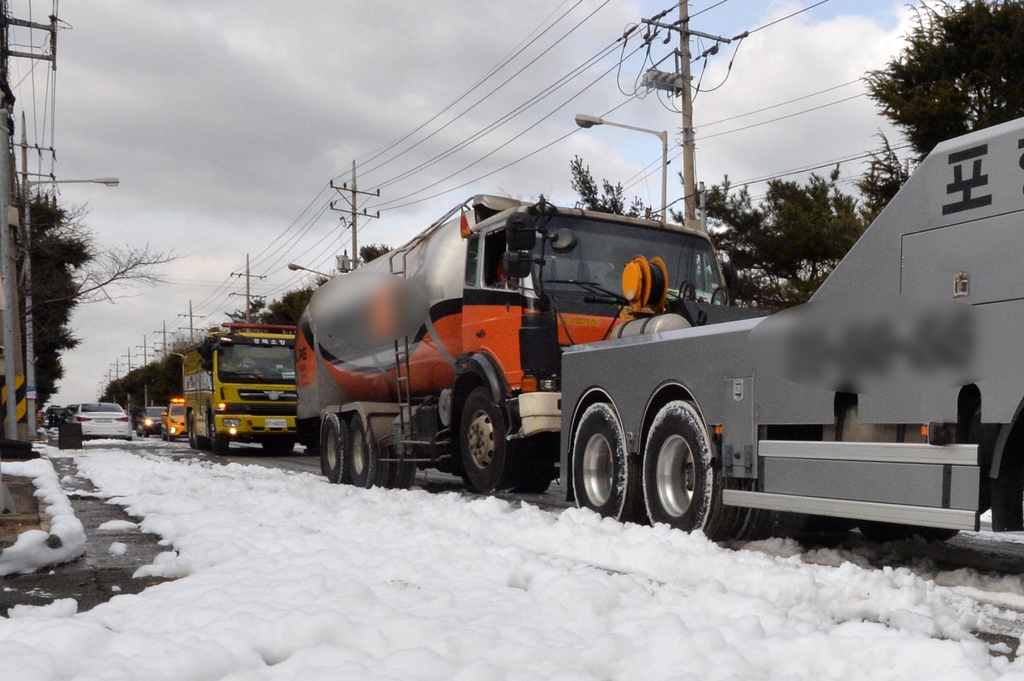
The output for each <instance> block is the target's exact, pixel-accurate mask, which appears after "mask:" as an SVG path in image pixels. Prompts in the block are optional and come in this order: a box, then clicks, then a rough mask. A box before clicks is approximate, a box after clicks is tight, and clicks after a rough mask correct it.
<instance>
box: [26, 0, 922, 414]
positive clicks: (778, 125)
mask: <svg viewBox="0 0 1024 681" xmlns="http://www.w3.org/2000/svg"><path fill="white" fill-rule="evenodd" d="M816 2H817V0H793V1H789V0H787V1H783V2H765V1H761V0H728V1H727V2H718V0H704V1H703V2H694V3H693V4H692V5H691V8H690V12H691V16H693V17H694V18H693V20H692V23H691V27H692V28H694V29H696V30H700V31H702V32H706V33H709V34H714V35H721V36H725V37H732V36H735V35H737V34H739V33H741V32H743V31H745V30H751V29H755V28H758V27H761V26H764V25H765V24H768V23H769V22H772V21H774V20H777V19H780V18H782V17H785V16H787V15H789V14H792V13H793V12H796V11H798V10H800V9H803V8H805V7H808V6H811V5H814V4H815V3H816ZM670 6H671V4H670V3H669V2H655V1H653V0H635V1H627V0H607V1H606V0H565V1H560V0H543V1H542V0H502V2H479V1H475V0H445V1H440V0H436V1H432V2H428V1H426V0H423V1H416V0H404V1H403V0H320V1H312V0H305V1H301V2H290V3H281V2H277V1H269V0H267V1H263V0H244V1H243V0H237V1H231V0H223V1H218V2H209V1H208V0H195V1H187V0H175V1H170V0H166V1H160V0H64V1H63V2H61V3H60V5H59V16H60V20H61V25H62V27H63V29H62V30H61V31H60V32H59V34H58V44H57V71H56V73H55V74H52V73H51V74H47V72H46V70H45V65H43V64H42V63H41V62H40V63H37V64H36V66H35V69H34V71H32V72H31V73H30V72H29V70H30V68H31V67H32V64H31V63H29V62H28V61H27V60H24V59H12V64H11V72H12V79H13V80H14V81H15V82H16V83H17V82H18V81H20V84H19V86H18V88H17V90H16V95H17V96H18V102H17V105H16V117H17V118H18V120H20V112H21V111H22V110H24V111H25V113H26V115H27V117H28V125H27V126H26V128H27V131H28V135H29V142H30V143H38V144H41V145H42V146H50V145H51V131H52V145H53V147H54V148H55V149H56V163H55V164H51V159H50V157H49V156H47V155H44V156H43V157H42V158H41V159H40V158H38V157H35V156H33V160H32V162H31V163H30V166H31V169H32V170H33V171H40V170H41V171H42V172H43V173H49V172H50V170H51V165H52V168H53V172H54V173H55V174H56V177H57V178H58V179H61V180H70V179H84V178H94V177H108V176H116V177H118V178H120V181H121V184H120V186H119V187H117V188H106V187H103V186H101V185H88V184H86V185H76V184H71V185H63V186H61V187H60V196H61V199H62V201H63V202H65V203H66V204H70V205H84V206H85V207H86V209H87V210H88V214H87V216H86V218H85V220H86V222H87V224H88V225H89V227H90V228H91V229H92V230H93V231H94V232H95V234H96V237H97V240H98V241H99V243H100V244H102V245H104V246H108V247H121V248H124V247H126V246H141V245H145V244H148V245H149V246H150V247H152V248H154V249H156V250H160V251H164V252H173V253H175V254H176V255H178V256H180V258H179V259H178V260H177V261H175V262H174V263H173V264H170V265H167V266H164V267H163V268H162V269H161V272H162V274H163V276H164V277H165V279H166V283H164V284H161V285H158V286H155V287H135V288H131V289H128V290H124V291H119V292H112V293H116V294H117V297H116V298H115V300H114V301H113V302H96V303H91V304H88V305H84V306H82V307H81V308H79V309H78V310H77V311H76V313H75V315H74V318H73V325H74V329H75V332H76V334H77V335H78V336H79V337H80V338H81V340H82V344H81V346H80V347H79V348H77V349H76V350H74V351H72V352H70V353H67V354H66V355H65V358H64V363H65V367H66V376H65V378H64V380H63V381H62V383H61V386H60V392H59V394H58V395H56V396H55V397H54V398H53V402H54V403H56V404H67V403H73V402H79V401H88V400H93V399H95V398H96V396H97V394H98V392H99V391H100V390H101V389H102V386H103V384H104V382H105V380H106V376H107V374H108V371H112V369H113V367H114V363H115V359H117V360H118V363H119V366H120V368H121V372H122V374H123V372H124V367H125V364H126V356H127V355H128V353H129V352H132V353H133V354H134V357H133V358H132V365H133V366H136V365H137V364H138V363H139V362H140V361H141V360H142V353H143V349H142V346H143V344H144V339H145V345H146V346H147V348H148V351H149V358H150V359H152V358H153V354H152V352H153V351H152V347H153V342H154V341H158V340H160V334H159V333H157V331H159V330H161V329H162V328H163V325H164V324H165V323H166V327H167V330H168V333H172V332H178V331H179V328H181V327H186V331H185V332H184V333H186V334H187V333H188V332H187V326H188V320H187V319H185V318H182V317H181V316H180V315H183V314H187V312H188V309H189V302H190V301H191V302H192V305H193V310H194V312H195V314H196V315H197V318H196V326H197V327H203V326H206V325H208V324H213V323H217V322H220V321H224V320H225V318H226V316H225V311H227V310H233V309H237V308H241V307H242V305H243V303H242V298H240V297H239V296H237V295H232V294H238V293H240V292H243V291H244V281H243V280H242V279H240V278H239V277H232V276H231V273H232V272H235V273H238V272H243V271H244V269H245V260H246V254H249V256H250V259H251V271H252V273H253V275H254V276H255V275H259V276H261V277H265V278H263V279H258V280H255V279H254V280H253V292H254V293H255V294H259V295H266V296H268V298H271V299H272V298H274V297H278V296H279V295H280V294H281V293H283V292H285V291H287V290H288V289H290V288H294V287H296V286H297V285H299V284H300V283H301V282H302V281H303V278H302V277H301V276H298V275H297V274H296V273H294V272H290V271H289V270H288V269H287V267H286V265H287V264H288V263H289V262H297V263H300V264H302V265H305V266H307V267H310V268H313V269H319V270H329V269H331V268H332V267H333V263H334V257H335V255H337V254H339V253H340V252H341V251H342V250H344V249H346V248H348V246H349V243H350V234H349V233H348V232H347V231H346V229H345V227H344V225H343V224H342V223H341V222H340V221H339V217H340V216H341V214H340V213H337V212H333V211H331V210H330V209H329V208H328V203H329V202H330V201H331V200H332V199H337V198H339V197H338V195H337V194H336V192H334V191H333V190H331V189H330V188H329V186H328V185H329V182H330V181H331V180H332V179H335V180H337V181H338V182H339V183H340V182H343V181H346V180H350V178H351V168H352V161H353V160H356V161H357V163H358V171H357V172H358V184H359V187H360V189H365V190H370V191H372V190H375V189H377V188H379V189H380V193H381V195H380V198H379V199H376V198H373V199H367V200H366V202H365V204H363V205H364V206H365V207H366V208H367V209H369V210H370V212H371V213H375V212H376V211H377V210H380V211H381V213H380V219H379V220H367V221H364V222H363V223H361V224H360V230H359V241H360V243H361V244H363V243H370V242H375V243H381V242H383V243H387V244H390V245H392V246H395V245H398V244H400V243H401V242H403V241H404V240H405V239H407V238H408V237H410V236H412V235H413V234H414V233H416V232H418V231H420V230H421V229H422V228H423V227H425V226H426V225H428V224H429V223H430V222H432V221H433V220H434V219H435V218H437V217H438V216H440V215H441V214H443V213H445V212H446V211H447V210H448V209H450V208H451V207H453V206H454V205H456V204H458V203H460V202H462V201H463V200H464V199H466V198H467V197H469V196H471V195H473V194H476V193H492V194H502V195H508V196H513V197H516V198H522V199H536V198H537V197H538V196H540V195H541V194H543V195H544V196H545V197H548V198H549V199H551V200H553V201H554V202H555V203H562V204H565V205H572V204H573V203H574V202H575V200H576V197H575V195H574V194H573V192H572V189H571V185H570V180H571V175H570V172H569V162H570V161H571V159H572V158H573V156H574V155H579V156H581V157H582V158H583V159H584V160H585V162H586V163H587V164H588V165H589V166H590V168H591V170H592V172H593V174H594V175H595V177H596V178H598V179H601V178H608V179H611V180H613V181H622V182H624V183H625V184H626V185H627V187H628V191H627V193H628V194H630V195H637V196H640V197H641V198H643V199H644V200H645V202H647V203H648V204H649V205H651V204H653V205H657V204H658V203H659V195H660V174H659V167H658V159H659V156H660V145H659V143H658V141H657V139H656V138H654V137H653V136H649V135H644V134H642V133H635V132H627V131H623V130H616V129H614V128H609V127H602V128H592V129H590V130H582V129H578V128H577V127H576V126H575V124H574V122H573V117H574V115H575V114H577V113H587V114H592V115H604V114H606V113H607V112H609V111H612V110H613V109H614V112H612V113H607V119H608V120H610V121H616V122H622V123H629V124H632V125H638V126H642V127H647V128H652V129H656V130H668V131H670V133H671V134H672V135H673V136H674V137H675V138H676V141H675V142H673V143H672V144H673V150H672V151H671V152H670V153H671V155H672V156H673V157H677V155H678V152H679V146H678V141H679V129H680V126H681V117H680V115H679V114H678V113H676V112H675V111H673V110H672V109H673V108H676V106H677V105H678V102H676V101H670V100H667V99H664V98H661V100H659V97H658V96H657V95H656V94H655V93H651V94H647V93H646V92H645V91H643V90H640V91H639V92H638V94H639V95H640V96H639V97H632V96H631V93H633V92H634V91H636V87H635V82H636V80H637V77H638V74H640V73H642V71H643V70H644V68H645V66H649V65H650V63H651V60H654V61H657V60H660V59H661V58H663V57H665V56H666V55H667V54H668V53H669V52H670V51H671V50H672V49H673V48H674V47H676V46H678V39H677V38H674V37H673V38H672V39H671V42H670V43H669V44H667V45H666V44H663V43H662V42H661V40H660V38H659V40H657V41H655V42H654V44H653V46H652V47H651V50H650V54H649V55H648V54H647V51H646V50H645V49H639V50H638V48H640V41H639V39H638V38H637V34H633V36H632V37H631V39H630V40H628V41H626V42H625V45H623V42H622V41H621V40H620V41H619V42H616V39H617V38H619V37H620V36H622V35H623V32H624V31H625V30H626V28H627V27H628V26H629V25H631V24H633V23H637V22H639V20H640V19H642V18H645V17H650V16H652V15H654V14H656V13H657V12H660V11H661V10H664V9H666V8H668V7H670ZM10 7H11V13H12V15H13V16H15V17H18V18H28V15H29V13H30V11H31V14H32V18H33V19H35V20H36V21H46V18H45V17H46V16H47V15H49V14H50V13H51V12H52V4H51V0H47V1H45V2H44V1H42V0H36V1H35V2H31V3H30V2H29V1H28V0H12V1H11V2H10ZM909 11H910V10H909V9H908V7H907V5H906V3H905V2H901V1H900V0H830V1H828V2H825V3H824V4H821V5H820V6H818V7H814V8H812V9H810V10H809V11H807V12H804V13H801V14H798V15H796V16H793V17H792V18H789V19H786V20H783V21H781V22H779V23H777V24H774V25H772V26H768V27H766V28H764V29H763V30H759V31H757V32H754V33H752V34H751V35H750V37H748V38H747V39H745V40H743V41H742V42H741V43H740V44H739V47H738V48H737V43H732V44H730V45H723V46H722V49H721V50H720V52H719V53H718V54H717V55H715V56H713V57H711V58H709V59H708V61H707V66H706V69H705V68H704V65H703V62H702V61H698V62H696V63H694V65H693V68H694V77H695V78H700V79H701V80H700V82H701V90H702V91H701V92H700V93H699V94H698V95H697V97H696V100H695V104H694V107H695V108H694V118H695V127H696V129H697V179H698V181H703V182H705V183H707V184H709V185H710V184H712V183H716V182H720V181H721V179H722V177H723V175H725V174H728V175H729V177H730V179H732V180H734V181H745V180H753V179H757V178H762V177H765V176H769V175H774V174H779V173H785V172H787V171H793V170H797V169H800V168H806V167H811V166H821V165H823V164H826V163H828V162H831V161H835V160H838V159H844V158H847V157H851V156H856V155H859V154H862V153H863V152H865V151H868V150H871V149H874V148H876V147H877V146H878V139H877V138H876V137H875V135H876V134H877V132H878V131H879V130H883V131H886V132H887V133H888V134H890V138H891V139H894V140H895V139H896V138H897V137H896V136H895V135H894V134H893V133H892V131H891V128H890V127H889V126H888V125H887V124H886V122H885V121H884V120H883V119H882V118H881V117H880V116H879V115H878V114H877V112H876V108H875V106H874V105H873V104H872V103H871V101H870V100H868V99H867V97H865V96H863V93H864V88H863V85H862V84H861V83H859V82H854V81H856V80H857V79H858V78H860V77H862V76H863V75H864V74H865V72H867V71H869V70H871V69H878V68H881V67H883V66H884V64H885V63H886V61H887V60H888V59H889V58H891V56H892V55H894V54H896V53H897V52H898V51H899V49H900V46H901V44H902V40H901V38H902V36H903V35H904V34H905V33H906V30H907V26H908V23H907V22H908V20H909ZM669 16H670V17H673V18H677V17H678V13H677V12H676V11H673V12H672V13H670V15H669ZM14 35H15V39H14V42H20V43H22V44H24V43H27V42H28V40H29V39H28V37H27V34H25V33H23V32H17V33H15V34H14ZM42 35H43V34H41V33H40V34H38V35H37V36H36V37H35V41H36V43H37V45H38V43H39V42H40V41H41V40H42ZM662 37H664V36H662ZM709 45H710V43H708V42H707V41H702V42H701V43H700V44H698V43H697V42H696V41H695V43H694V45H693V52H694V53H695V54H698V53H700V52H701V51H703V50H704V49H705V48H706V47H708V46H709ZM37 49H38V48H37ZM602 55H603V56H602ZM506 61H507V62H508V63H507V64H506V65H504V66H503V67H502V64H505V62H506ZM620 63H621V68H620V67H619V64H620ZM730 63H731V64H732V68H731V71H730V70H729V69H728V67H729V64H730ZM669 64H670V61H666V62H665V63H664V65H663V67H662V68H665V67H667V66H668V65H669ZM498 67H501V68H500V69H499V70H497V71H495V69H496V68H498ZM602 74H607V75H604V76H603V77H602ZM54 75H55V76H56V79H55V87H54V88H52V89H51V90H48V89H47V82H48V81H50V79H52V78H53V76H54ZM559 85H560V87H553V86H559ZM474 86H476V87H475V89H474ZM552 90H553V91H552ZM826 90H828V91H826ZM467 92H468V93H469V94H467ZM48 93H51V94H48ZM52 93H55V98H53V95H52ZM798 98H800V99H798ZM792 100H798V101H792ZM777 104H782V106H777V107H776V106H774V105H777ZM616 107H619V108H616ZM766 107H773V108H768V109H767V110H765V111H761V112H759V113H753V114H751V112H755V111H757V110H760V109H765V108H766ZM811 109H814V110H811ZM743 114H751V115H745V116H743ZM737 116H742V117H738V118H734V117H737ZM724 119H729V120H724ZM773 119H781V120H774V121H773ZM502 121H503V122H502ZM499 122H501V124H500V125H495V124H496V123H499ZM19 136H20V131H19ZM562 138H564V139H562ZM859 163H860V162H848V163H844V164H843V165H842V166H841V173H842V177H843V178H844V179H845V180H846V182H845V183H844V184H843V185H842V188H843V189H844V190H845V191H848V192H851V193H852V192H853V191H854V190H853V187H852V185H851V184H850V183H849V179H850V178H853V177H855V176H856V175H858V174H859V173H860V172H861V166H860V165H859ZM645 167H646V168H647V171H646V173H645V171H644V169H645ZM679 167H680V162H679V160H678V158H676V159H675V160H674V161H673V162H672V164H671V166H670V169H671V172H672V175H671V176H670V181H669V189H668V196H669V201H670V202H671V201H673V200H676V199H679V198H680V197H681V196H682V185H681V184H680V183H679V181H678V178H677V175H676V173H678V170H679ZM827 170H828V169H827V168H826V169H824V170H819V171H818V172H822V173H824V172H827ZM789 177H792V178H794V179H799V178H800V177H801V175H799V174H797V175H791V176H789ZM758 193H759V190H758V188H756V187H755V188H754V194H755V196H756V195H757V194H758ZM341 204H342V205H345V204H344V202H343V201H342V202H341ZM200 316H202V317H203V318H202V319H199V317H200Z"/></svg>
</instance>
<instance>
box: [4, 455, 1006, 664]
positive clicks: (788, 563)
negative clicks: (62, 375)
mask: <svg viewBox="0 0 1024 681" xmlns="http://www.w3.org/2000/svg"><path fill="white" fill-rule="evenodd" d="M76 460H77V463H78V467H79V470H80V471H81V472H82V473H83V474H85V475H86V476H87V477H88V478H90V479H91V480H92V481H93V483H94V484H95V485H96V487H97V488H98V489H99V490H100V493H101V494H102V495H104V496H108V497H110V498H111V500H112V501H116V502H117V503H119V504H122V505H124V506H126V507H127V509H128V511H129V513H131V514H132V515H133V516H136V517H140V518H142V520H141V521H140V527H141V528H142V530H144V531H149V532H156V533H159V534H160V535H162V536H163V537H164V538H165V540H166V541H167V542H168V544H169V546H168V552H167V553H164V554H162V556H161V557H160V558H158V560H157V561H155V563H154V564H153V565H151V566H147V567H145V568H143V569H142V572H145V573H147V574H160V575H166V576H176V577H181V579H178V580H175V581H171V582H166V583H162V584H160V585H158V586H155V587H151V588H149V589H147V590H145V591H144V592H143V593H141V594H137V595H121V596H116V597H115V598H114V599H112V600H111V601H110V602H108V603H106V604H104V605H100V606H98V607H96V608H94V609H92V610H90V611H88V612H84V613H78V614H75V610H74V608H73V607H70V606H71V604H67V603H62V604H60V605H57V606H47V607H46V608H45V609H43V610H42V611H40V612H39V613H38V614H36V615H33V613H32V609H31V608H28V609H26V608H19V610H18V612H17V613H16V615H17V617H16V619H0V660H3V661H4V668H5V678H12V679H14V678H17V679H51V678H60V679H64V678H75V677H80V678H89V679H108V678H109V679H113V678H117V679H197V680H199V679H221V678H225V679H233V680H237V681H241V680H246V681H248V680H250V679H299V678H301V679H358V680H360V681H362V680H365V679H437V680H439V681H440V680H442V679H443V680H447V679H456V680H461V681H470V680H473V681H475V680H480V681H491V680H497V679H510V680H511V679H515V680H517V681H518V680H522V681H526V680H531V679H557V680H559V681H585V680H586V681H590V680H596V679H630V680H633V679H643V680H645V681H647V680H655V679H676V680H684V679H685V680H687V681H696V680H698V679H700V680H704V679H743V680H748V679H814V680H820V679H842V680H843V681H849V680H853V679H870V680H872V681H875V680H878V679H949V680H950V681H953V680H956V681H963V680H967V679H996V678H1002V679H1024V663H1022V662H1014V663H1011V662H1009V661H1008V660H1006V659H1005V658H1004V657H999V656H992V655H990V652H989V648H988V646H987V645H985V644H984V643H982V642H980V641H978V640H977V639H975V638H974V637H973V636H972V635H971V634H970V633H969V631H970V630H971V629H972V628H974V627H976V626H978V624H979V622H978V618H979V617H983V616H984V615H983V614H981V615H979V614H978V612H977V611H976V610H975V608H974V607H973V605H974V603H973V601H971V600H970V599H968V598H966V597H964V596H963V595H959V594H955V593H953V592H952V591H951V590H949V589H947V588H945V587H942V586H937V585H936V584H935V583H934V582H931V581H926V580H923V579H921V578H920V577H917V576H915V575H914V574H912V573H911V572H910V571H908V570H905V569H896V570H892V569H886V570H872V569H864V568H861V567H858V566H856V565H854V564H852V563H849V562H839V561H837V562H839V564H838V567H833V566H831V565H820V564H810V563H808V562H805V560H804V558H803V557H801V556H800V555H789V556H787V555H784V554H786V553H787V551H786V550H785V549H786V546H785V545H783V544H781V543H780V544H779V545H778V546H775V545H774V544H771V543H759V544H757V545H752V548H755V549H757V550H729V549H725V548H721V547H719V546H717V545H715V544H713V543H711V542H708V541H707V540H706V539H704V538H703V537H702V536H700V535H686V534H683V533H680V532H674V531H670V530H668V529H666V528H664V527H653V528H652V527H639V526H635V525H621V524H618V523H615V522H611V521H608V520H602V519H601V518H599V517H598V516H596V515H595V514H593V513H590V512H588V511H582V510H568V511H565V512H563V513H561V514H559V515H554V514H551V513H548V512H544V511H541V510H539V509H537V508H535V507H531V506H529V505H525V504H524V505H523V506H522V507H521V508H516V507H514V506H512V505H510V504H509V503H507V502H504V501H501V500H498V499H493V498H488V499H476V500H468V499H466V498H463V497H461V496H459V495H457V494H446V495H432V494H428V493H426V492H423V491H417V490H413V491H388V490H380V489H374V490H357V489H354V488H351V487H346V486H337V485H329V484H328V483H327V482H326V481H325V480H324V479H323V478H320V477H316V476H312V475H308V474H304V473H291V472H284V471H280V470H272V469H267V468H262V467H245V466H241V465H238V464H230V465H228V466H218V465H213V464H209V463H205V462H204V463H197V462H189V461H173V460H171V459H170V458H169V457H162V456H160V455H159V454H157V453H149V454H147V455H145V456H138V455H135V454H132V453H130V452H126V451H118V450H89V451H87V452H85V453H84V454H81V455H77V456H76ZM772 541H774V542H776V543H779V542H782V541H783V540H772ZM172 548H173V550H171V549H172ZM819 558H822V557H821V556H819ZM823 562H829V561H828V560H827V557H826V559H825V560H824V561H823ZM61 615H64V616H63V617H62V616H61ZM6 670H16V674H15V675H8V674H7V673H6Z"/></svg>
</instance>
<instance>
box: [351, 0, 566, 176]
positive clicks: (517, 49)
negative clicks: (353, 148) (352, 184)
mask: <svg viewBox="0 0 1024 681" xmlns="http://www.w3.org/2000/svg"><path fill="white" fill-rule="evenodd" d="M566 2H568V0H563V2H562V4H561V5H559V6H558V7H557V8H555V10H554V11H552V12H551V14H549V15H548V16H547V17H545V19H544V20H543V21H542V22H541V23H540V24H538V26H537V28H535V29H533V31H531V32H530V33H529V34H527V36H526V38H524V39H523V40H521V41H520V42H519V44H518V45H516V47H514V48H512V51H511V52H510V53H509V54H507V55H506V56H505V57H504V58H503V59H502V60H501V61H500V62H499V63H498V65H497V66H494V67H492V68H491V70H490V71H488V72H487V74H486V75H484V76H483V77H482V78H481V79H480V80H478V81H477V82H476V83H475V84H474V85H472V86H471V87H470V88H469V89H468V90H466V91H465V92H463V93H462V94H461V95H459V96H458V97H456V98H455V99H453V100H452V101H451V102H449V103H448V105H447V106H445V107H444V108H443V109H441V110H440V111H439V112H437V113H436V114H434V115H433V116H431V117H430V118H428V119H427V120H426V121H424V122H423V123H421V124H420V125H418V126H417V127H415V128H413V129H412V130H410V131H409V132H407V133H406V134H404V135H403V136H402V137H400V138H398V139H397V140H395V141H394V142H392V143H390V144H388V145H387V146H385V147H383V148H382V149H380V150H378V151H374V152H370V154H372V155H370V156H369V157H368V158H367V155H366V154H364V155H363V156H360V157H358V158H357V159H356V160H357V161H362V162H363V163H369V162H370V161H373V160H374V159H376V158H378V157H379V156H381V155H382V154H385V153H387V152H388V151H390V150H391V149H393V148H394V147H396V146H398V145H399V144H401V143H402V142H404V141H405V140H407V139H409V138H410V137H411V136H413V135H414V134H416V133H417V132H419V131H420V130H422V129H423V128H425V127H426V126H428V125H429V124H430V123H432V122H434V121H435V120H437V119H438V118H439V117H440V116H441V115H442V114H444V113H445V112H446V111H448V110H449V109H451V108H452V107H453V106H455V105H456V104H458V103H459V102H460V101H462V100H463V99H465V98H466V97H467V96H469V95H470V94H472V93H473V91H475V90H476V89H477V88H478V87H480V86H481V85H483V84H484V83H485V82H487V80H489V79H490V78H491V77H492V76H494V75H495V74H496V73H498V72H499V71H501V69H503V68H504V67H505V66H507V65H508V64H509V63H510V62H511V61H512V60H513V59H515V58H516V57H517V56H519V55H520V54H522V53H523V52H524V51H525V50H526V49H527V48H528V47H530V45H532V44H533V43H534V42H536V41H537V40H539V39H540V38H541V37H542V36H543V35H544V34H545V33H547V32H548V31H550V30H551V29H553V28H554V27H555V26H556V25H557V24H558V22H560V21H561V20H562V19H564V18H565V17H566V16H567V15H568V14H569V13H570V12H572V10H574V9H576V8H577V7H578V6H579V5H580V4H581V3H582V2H583V0H577V2H576V4H574V5H573V6H572V7H571V8H569V11H568V12H566V13H565V14H563V15H562V16H560V17H558V19H557V20H555V22H554V23H552V24H551V25H550V26H548V27H547V28H546V29H544V30H543V31H541V33H540V34H538V35H537V36H536V37H535V38H533V40H530V35H533V34H534V33H536V32H537V31H538V30H540V28H541V26H543V25H544V24H545V23H546V22H547V21H548V20H549V19H550V18H551V17H552V16H554V15H555V14H556V13H557V12H558V11H559V10H560V9H561V8H562V7H564V6H565V4H566ZM527 41H529V42H528V43H527ZM523 43H527V44H525V45H524V44H523ZM335 179H337V178H335Z"/></svg>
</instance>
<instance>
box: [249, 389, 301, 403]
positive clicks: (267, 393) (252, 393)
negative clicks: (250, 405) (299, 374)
mask: <svg viewBox="0 0 1024 681" xmlns="http://www.w3.org/2000/svg"><path fill="white" fill-rule="evenodd" d="M238 396H239V397H241V398H242V399H243V400H245V401H247V402H279V401H280V402H294V401H295V400H296V399H298V396H297V395H296V394H295V391H294V390H288V391H285V390H239V391H238Z"/></svg>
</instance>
